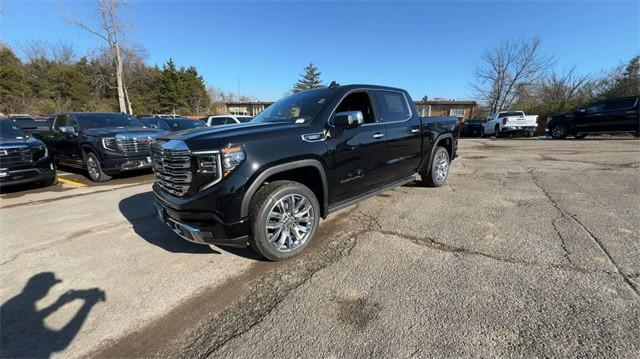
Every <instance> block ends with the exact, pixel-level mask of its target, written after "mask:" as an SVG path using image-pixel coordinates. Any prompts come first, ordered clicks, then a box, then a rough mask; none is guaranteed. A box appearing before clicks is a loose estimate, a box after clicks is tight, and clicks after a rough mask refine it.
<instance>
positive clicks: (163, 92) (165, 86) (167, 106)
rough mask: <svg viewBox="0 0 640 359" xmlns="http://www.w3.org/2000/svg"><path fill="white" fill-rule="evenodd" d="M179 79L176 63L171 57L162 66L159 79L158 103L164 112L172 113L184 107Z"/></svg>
mask: <svg viewBox="0 0 640 359" xmlns="http://www.w3.org/2000/svg"><path fill="white" fill-rule="evenodd" d="M179 80H180V78H179V74H178V70H177V69H176V64H175V63H174V62H173V59H171V58H170V59H169V61H167V63H166V64H164V66H162V74H161V75H160V81H159V82H160V84H159V85H160V86H159V89H158V90H159V91H158V93H159V96H158V104H159V105H160V110H161V111H162V112H166V113H172V112H174V111H176V110H177V109H179V108H180V107H182V105H183V104H182V103H181V101H180V100H181V98H180V84H179Z"/></svg>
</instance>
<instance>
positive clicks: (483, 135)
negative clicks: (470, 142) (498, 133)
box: [480, 126, 487, 138]
mask: <svg viewBox="0 0 640 359" xmlns="http://www.w3.org/2000/svg"><path fill="white" fill-rule="evenodd" d="M480 138H487V134H486V133H484V126H482V128H481V129H480Z"/></svg>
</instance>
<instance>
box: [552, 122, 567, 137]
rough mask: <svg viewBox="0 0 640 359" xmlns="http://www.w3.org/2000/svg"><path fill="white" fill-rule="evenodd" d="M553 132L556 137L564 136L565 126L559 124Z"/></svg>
mask: <svg viewBox="0 0 640 359" xmlns="http://www.w3.org/2000/svg"><path fill="white" fill-rule="evenodd" d="M551 134H552V135H553V136H556V137H562V136H564V135H565V128H564V126H562V125H558V126H556V127H554V128H553V130H551Z"/></svg>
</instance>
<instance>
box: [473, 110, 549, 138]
mask: <svg viewBox="0 0 640 359" xmlns="http://www.w3.org/2000/svg"><path fill="white" fill-rule="evenodd" d="M536 127H538V116H537V115H529V116H527V115H525V114H524V112H522V111H503V112H496V113H492V114H491V115H490V116H489V117H487V122H485V123H484V126H483V127H482V130H481V134H482V137H487V136H496V137H501V136H503V135H505V134H514V133H518V132H522V133H524V134H525V136H527V137H531V136H533V133H534V132H535V131H536Z"/></svg>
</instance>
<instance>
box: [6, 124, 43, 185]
mask: <svg viewBox="0 0 640 359" xmlns="http://www.w3.org/2000/svg"><path fill="white" fill-rule="evenodd" d="M55 182H56V170H55V167H54V165H53V160H52V157H51V154H50V153H49V150H48V149H47V146H46V145H45V144H44V143H43V142H42V141H40V140H39V139H37V138H35V137H33V136H30V135H28V134H26V133H25V132H24V131H23V130H22V129H21V128H20V127H19V126H18V125H16V124H15V122H13V121H12V120H9V119H4V118H3V119H0V187H5V186H10V185H17V184H24V183H40V184H42V185H43V186H49V185H52V184H54V183H55Z"/></svg>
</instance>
